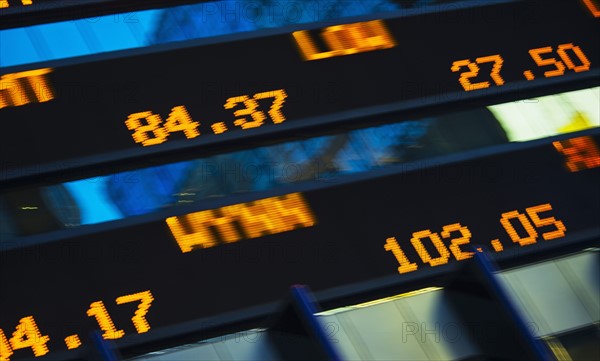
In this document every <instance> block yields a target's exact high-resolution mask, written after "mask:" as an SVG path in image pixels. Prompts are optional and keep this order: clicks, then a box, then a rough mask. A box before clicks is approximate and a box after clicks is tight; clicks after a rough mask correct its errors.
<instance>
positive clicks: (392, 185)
mask: <svg viewBox="0 0 600 361" xmlns="http://www.w3.org/2000/svg"><path fill="white" fill-rule="evenodd" d="M598 144H600V135H599V133H598V130H597V129H594V130H588V131H584V132H581V133H579V134H577V135H572V136H571V138H569V137H566V136H560V137H554V138H552V139H550V140H548V139H545V140H540V141H534V142H530V143H524V144H521V145H519V146H518V147H517V146H515V145H514V144H511V145H505V146H503V147H504V148H502V149H501V150H496V151H494V152H490V153H488V154H487V155H484V156H481V155H480V156H476V157H473V156H471V157H470V158H467V159H455V160H454V161H447V160H445V161H440V162H439V163H437V164H435V163H434V164H430V165H429V166H421V167H414V169H408V168H405V169H402V168H400V170H399V169H398V168H395V169H391V170H386V171H385V172H387V174H379V175H373V174H371V175H369V176H368V177H362V178H361V179H351V180H350V181H348V182H343V183H341V184H336V185H334V186H325V187H322V186H321V187H315V188H313V189H305V190H301V191H292V192H288V193H286V192H284V191H281V190H280V191H279V192H280V193H275V194H273V192H272V194H270V195H269V196H263V197H259V196H257V195H252V197H253V198H252V199H249V200H248V199H247V200H245V201H243V202H238V203H231V202H232V201H231V200H229V201H228V202H229V203H228V204H222V205H220V206H219V207H214V208H209V209H206V208H205V209H196V210H186V211H185V212H182V211H180V213H179V214H172V213H171V215H169V216H166V217H161V218H158V217H155V218H154V220H151V221H145V222H143V223H139V224H133V225H128V226H122V227H118V228H114V227H113V228H112V229H111V228H107V229H105V230H104V231H101V232H94V233H90V234H85V235H79V236H72V237H65V238H62V239H60V240H57V241H54V242H50V243H45V244H38V245H35V246H31V247H24V248H16V249H13V250H9V251H5V252H2V253H1V254H0V257H2V262H1V263H0V274H1V275H2V282H0V292H1V293H2V295H3V297H2V298H0V310H2V318H0V329H1V330H2V331H1V332H0V346H1V347H0V357H2V358H3V359H11V360H15V359H20V358H25V357H33V356H36V357H42V356H46V355H47V356H49V357H51V356H52V355H64V354H65V352H66V354H68V352H69V351H68V350H69V349H73V350H78V349H79V348H80V347H81V346H82V344H85V342H87V341H86V340H87V338H86V335H87V333H88V332H89V331H91V330H94V329H100V330H102V332H103V337H104V338H106V339H112V340H119V339H123V340H126V336H127V335H138V334H146V333H147V334H148V335H150V334H151V333H152V331H153V329H160V328H161V327H166V326H170V325H174V324H177V323H181V322H185V321H189V320H195V319H201V318H203V317H209V316H215V315H220V314H223V313H225V312H228V311H235V310H240V309H247V308H250V307H253V306H259V305H262V304H266V303H269V302H273V301H277V300H278V299H279V298H280V297H281V296H282V295H283V294H285V292H286V289H287V287H288V286H289V285H290V284H294V283H304V284H309V285H310V286H311V288H312V289H313V290H315V291H322V290H328V289H332V288H335V287H338V286H348V285H352V284H356V283H359V282H364V281H373V280H377V279H381V278H383V277H395V279H397V280H410V279H411V277H413V276H419V275H429V276H431V274H432V273H431V272H432V271H438V270H439V271H440V272H444V271H447V270H449V269H450V267H453V266H452V265H453V264H454V265H455V264H458V263H460V262H462V261H464V260H467V259H469V258H471V257H472V256H473V254H474V252H477V251H484V250H485V251H488V252H489V253H490V254H491V255H492V257H496V258H498V259H503V258H510V259H513V258H519V256H520V255H521V254H522V253H523V254H525V253H527V252H531V251H533V252H539V251H540V250H543V249H544V248H545V247H549V246H550V247H552V246H555V245H561V244H562V245H563V246H564V245H569V243H571V242H573V241H574V240H577V239H578V238H581V235H582V234H586V233H587V234H590V232H591V234H593V235H596V236H597V235H598V233H599V232H600V229H599V228H598V219H600V188H598V186H597V185H598V184H599V183H600V148H599V146H598ZM365 195H368V196H365ZM74 352H76V351H74ZM61 357H62V356H61Z"/></svg>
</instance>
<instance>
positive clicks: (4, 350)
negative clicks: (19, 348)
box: [0, 328, 13, 361]
mask: <svg viewBox="0 0 600 361" xmlns="http://www.w3.org/2000/svg"><path fill="white" fill-rule="evenodd" d="M12 354H13V351H12V349H11V348H10V345H9V344H8V339H7V338H6V335H5V334H4V331H2V329H1V328H0V361H9V359H10V356H11V355H12Z"/></svg>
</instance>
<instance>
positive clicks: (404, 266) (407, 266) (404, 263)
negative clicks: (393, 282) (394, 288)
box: [383, 237, 418, 274]
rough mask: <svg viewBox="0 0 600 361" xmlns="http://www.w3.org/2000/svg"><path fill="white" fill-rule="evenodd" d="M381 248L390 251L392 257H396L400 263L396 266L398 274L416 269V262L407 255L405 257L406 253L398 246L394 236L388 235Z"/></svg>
mask: <svg viewBox="0 0 600 361" xmlns="http://www.w3.org/2000/svg"><path fill="white" fill-rule="evenodd" d="M383 248H384V249H385V250H386V251H391V252H392V254H393V255H394V257H396V260H397V261H398V263H399V264H400V266H399V267H398V272H399V273H400V274H402V273H408V272H412V271H416V270H417V268H418V266H417V264H416V263H413V262H411V261H409V260H408V257H406V254H405V253H404V251H403V250H402V248H400V245H399V244H398V241H396V238H394V237H390V238H388V239H386V240H385V245H384V246H383Z"/></svg>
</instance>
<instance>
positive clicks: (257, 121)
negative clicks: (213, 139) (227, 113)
mask: <svg viewBox="0 0 600 361" xmlns="http://www.w3.org/2000/svg"><path fill="white" fill-rule="evenodd" d="M239 103H244V105H245V106H246V108H244V109H238V110H236V111H235V112H233V115H235V116H236V117H241V116H243V115H250V116H251V117H252V121H248V120H246V118H239V119H236V120H235V121H234V122H233V124H235V125H237V126H239V127H242V129H251V128H258V127H260V126H261V125H263V121H264V120H265V119H266V118H267V117H266V116H265V113H263V112H261V111H257V110H256V109H257V108H258V103H257V102H256V100H254V99H250V98H248V96H247V95H242V96H239V97H231V98H229V99H227V101H226V102H225V104H224V105H223V107H224V108H225V109H231V108H233V107H235V106H236V105H237V104H239Z"/></svg>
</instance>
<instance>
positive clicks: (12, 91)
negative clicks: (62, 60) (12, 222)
mask: <svg viewBox="0 0 600 361" xmlns="http://www.w3.org/2000/svg"><path fill="white" fill-rule="evenodd" d="M52 71H53V69H52V68H43V69H35V70H28V71H23V72H19V73H10V74H5V75H2V77H0V109H2V108H5V107H9V106H15V107H19V106H23V105H26V104H29V103H34V102H36V103H43V102H47V101H50V100H52V99H54V93H53V91H52V87H51V86H50V83H49V81H48V79H47V77H46V75H47V74H48V73H50V72H52ZM22 81H27V82H28V83H29V85H30V87H31V89H32V90H33V95H34V97H31V96H30V95H28V94H27V90H26V89H25V88H24V86H23V83H22Z"/></svg>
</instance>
